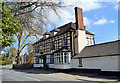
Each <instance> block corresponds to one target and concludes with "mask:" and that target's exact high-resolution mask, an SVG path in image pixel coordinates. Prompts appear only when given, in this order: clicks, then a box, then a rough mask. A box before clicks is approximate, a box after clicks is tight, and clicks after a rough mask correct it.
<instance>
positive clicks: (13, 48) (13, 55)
mask: <svg viewBox="0 0 120 83" xmlns="http://www.w3.org/2000/svg"><path fill="white" fill-rule="evenodd" d="M9 54H10V57H11V58H12V59H15V58H16V56H17V49H16V48H15V47H11V48H10V49H9Z"/></svg>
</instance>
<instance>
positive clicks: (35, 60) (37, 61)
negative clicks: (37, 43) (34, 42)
mask: <svg viewBox="0 0 120 83" xmlns="http://www.w3.org/2000/svg"><path fill="white" fill-rule="evenodd" d="M34 63H36V64H38V63H39V57H38V56H35V57H34Z"/></svg>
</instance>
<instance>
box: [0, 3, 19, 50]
mask: <svg viewBox="0 0 120 83" xmlns="http://www.w3.org/2000/svg"><path fill="white" fill-rule="evenodd" d="M5 5H6V3H5V2H2V4H0V7H2V11H0V12H1V14H2V18H1V22H0V26H2V38H1V39H2V48H4V47H7V46H10V45H11V44H12V43H13V42H15V39H14V37H13V35H14V34H16V33H17V32H19V30H20V28H21V23H20V22H21V20H20V18H16V17H14V16H13V15H12V14H11V11H10V10H9V9H8V7H7V6H5Z"/></svg>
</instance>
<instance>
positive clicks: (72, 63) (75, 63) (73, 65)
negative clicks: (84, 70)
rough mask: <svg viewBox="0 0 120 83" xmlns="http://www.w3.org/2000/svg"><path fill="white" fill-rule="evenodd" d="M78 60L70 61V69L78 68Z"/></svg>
mask: <svg viewBox="0 0 120 83" xmlns="http://www.w3.org/2000/svg"><path fill="white" fill-rule="evenodd" d="M78 66H79V59H72V60H71V67H72V68H79V67H78Z"/></svg>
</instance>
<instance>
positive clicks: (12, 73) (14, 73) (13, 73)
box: [5, 72, 41, 81]
mask: <svg viewBox="0 0 120 83" xmlns="http://www.w3.org/2000/svg"><path fill="white" fill-rule="evenodd" d="M5 73H7V74H9V75H10V74H11V75H15V76H21V75H19V74H15V73H8V72H5ZM22 75H23V74H22ZM23 77H25V78H28V79H32V80H35V81H41V80H39V79H35V78H31V77H29V76H26V75H24V76H23ZM28 81H29V80H28Z"/></svg>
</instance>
